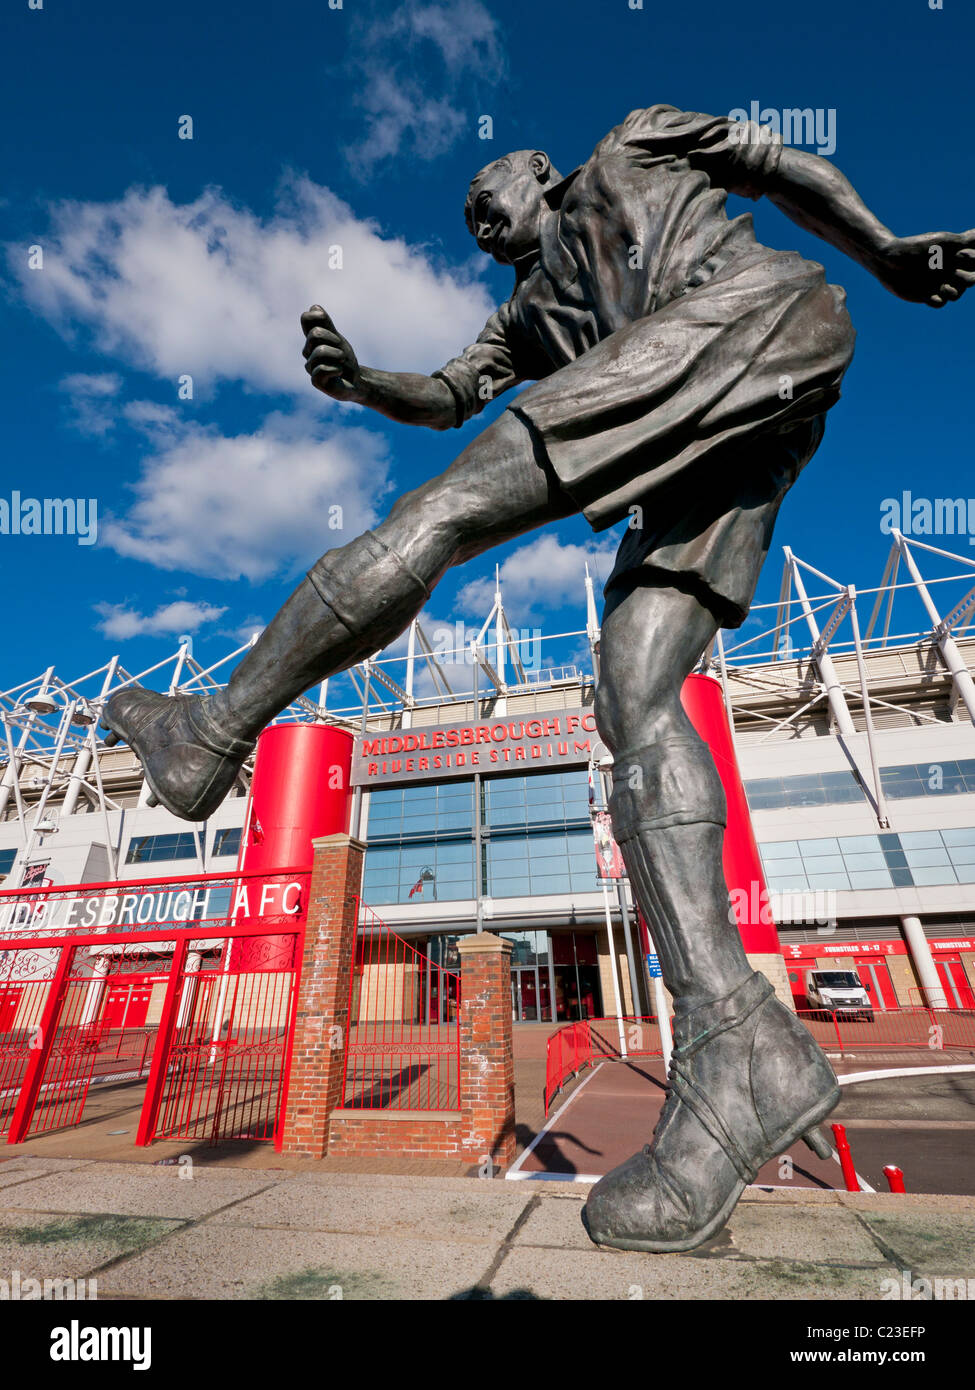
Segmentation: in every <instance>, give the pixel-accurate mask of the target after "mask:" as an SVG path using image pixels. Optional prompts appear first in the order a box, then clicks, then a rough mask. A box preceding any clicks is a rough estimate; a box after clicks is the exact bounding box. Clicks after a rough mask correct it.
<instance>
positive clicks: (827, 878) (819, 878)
mask: <svg viewBox="0 0 975 1390" xmlns="http://www.w3.org/2000/svg"><path fill="white" fill-rule="evenodd" d="M806 877H807V878H808V880H809V887H810V888H849V886H850V879H849V875H848V874H845V873H844V874H827V873H818V872H815V871H814V870H813V869H810V868H807V870H806Z"/></svg>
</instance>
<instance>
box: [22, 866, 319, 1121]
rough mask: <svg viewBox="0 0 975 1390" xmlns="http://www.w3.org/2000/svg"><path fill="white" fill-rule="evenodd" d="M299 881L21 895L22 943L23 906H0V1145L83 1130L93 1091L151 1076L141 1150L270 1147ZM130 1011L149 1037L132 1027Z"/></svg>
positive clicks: (106, 887) (277, 875) (300, 876)
mask: <svg viewBox="0 0 975 1390" xmlns="http://www.w3.org/2000/svg"><path fill="white" fill-rule="evenodd" d="M307 880H308V874H307V873H302V872H298V873H295V872H293V871H278V872H268V871H267V870H263V871H261V872H260V873H259V874H247V873H240V872H237V873H234V874H231V875H226V874H205V875H200V876H198V877H196V878H194V879H192V880H186V879H180V880H175V879H152V880H144V881H140V882H129V883H113V884H83V885H77V884H76V885H72V886H70V887H66V888H57V889H54V888H46V889H43V890H38V889H37V888H31V889H30V890H29V894H30V900H31V907H32V915H31V920H30V925H29V927H25V925H24V924H23V921H22V918H23V901H22V898H23V891H24V890H16V889H14V890H10V891H8V892H6V893H0V1001H2V1013H0V1133H6V1135H7V1142H8V1143H19V1142H21V1141H22V1140H23V1139H25V1138H28V1137H29V1136H32V1135H35V1134H39V1133H43V1132H45V1131H49V1130H52V1129H60V1128H63V1127H65V1126H70V1125H76V1124H78V1123H79V1122H80V1120H81V1117H82V1114H83V1112H84V1107H85V1101H86V1099H87V1097H88V1092H89V1088H90V1086H91V1085H92V1084H93V1082H97V1081H99V1080H104V1079H108V1078H109V1077H111V1078H112V1079H113V1080H130V1079H133V1078H138V1077H141V1076H142V1075H143V1073H144V1071H145V1069H146V1067H148V1069H149V1077H148V1081H147V1084H146V1092H145V1099H144V1103H143V1109H142V1117H141V1121H140V1124H139V1132H138V1139H137V1142H138V1143H140V1144H148V1143H151V1142H152V1140H153V1139H154V1138H156V1137H173V1138H175V1137H179V1138H183V1137H185V1138H192V1139H206V1140H209V1141H211V1142H213V1143H217V1142H219V1141H220V1140H223V1139H229V1138H249V1139H266V1140H268V1139H274V1138H276V1137H277V1135H276V1131H277V1128H278V1121H279V1117H280V1115H281V1113H282V1110H283V1101H284V1094H285V1090H286V1080H287V1072H288V1066H289V1063H290V1039H291V1036H292V1032H293V1022H294V1005H295V1001H296V998H297V964H298V962H299V961H300V950H299V946H300V939H301V933H302V931H303V927H304V916H305V911H306V908H307ZM258 898H259V902H260V907H259V909H258V910H256V911H255V905H256V903H257V901H258ZM275 909H277V910H275ZM79 924H81V925H79ZM190 924H192V925H190ZM143 927H145V928H150V927H151V929H143ZM271 933H273V935H271ZM238 942H240V943H241V944H242V949H240V950H239V951H236V952H235V949H234V948H235V945H236V944H237V943H238ZM244 945H246V949H243V946H244ZM235 955H236V957H237V960H238V962H239V963H240V964H243V963H244V962H245V961H246V964H245V965H244V968H239V966H237V967H235V965H234V960H235ZM154 992H157V993H156V997H157V1000H158V1002H159V1004H160V1008H159V1022H158V1027H156V1026H155V1025H147V1020H146V1012H147V1010H148V1008H149V1005H150V1003H151V1002H152V1000H153V996H154ZM133 998H136V999H137V1001H138V1008H139V1014H140V1015H141V1017H140V1018H139V1024H140V1025H143V1026H134V1027H133V1026H129V1016H131V1007H132V1000H133ZM120 1000H121V1001H122V1005H123V1010H122V1011H121V1012H120V1008H119V1001H120ZM143 1005H144V1007H143ZM119 1024H121V1026H119Z"/></svg>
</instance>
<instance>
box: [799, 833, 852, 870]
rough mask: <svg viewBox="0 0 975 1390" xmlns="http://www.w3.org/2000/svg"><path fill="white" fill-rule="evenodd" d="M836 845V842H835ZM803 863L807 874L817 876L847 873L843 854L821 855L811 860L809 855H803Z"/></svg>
mask: <svg viewBox="0 0 975 1390" xmlns="http://www.w3.org/2000/svg"><path fill="white" fill-rule="evenodd" d="M834 843H835V841H834ZM803 863H804V864H805V866H806V873H807V874H809V875H812V874H813V873H817V874H832V873H835V874H841V873H843V872H845V869H846V865H845V863H844V862H843V856H842V855H841V854H820V855H817V856H816V857H815V859H810V857H809V855H808V854H805V855H803Z"/></svg>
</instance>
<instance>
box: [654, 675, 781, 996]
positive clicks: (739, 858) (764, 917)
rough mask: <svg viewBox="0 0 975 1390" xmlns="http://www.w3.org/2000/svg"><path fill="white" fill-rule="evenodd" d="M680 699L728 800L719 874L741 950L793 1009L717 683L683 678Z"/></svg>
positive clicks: (753, 833) (703, 677) (713, 680)
mask: <svg viewBox="0 0 975 1390" xmlns="http://www.w3.org/2000/svg"><path fill="white" fill-rule="evenodd" d="M681 703H682V704H683V706H684V709H685V710H686V711H687V715H688V717H689V719H690V721H691V723H692V724H693V725H694V728H695V729H696V730H697V732H698V733H699V734H700V736H701V738H703V739H704V741H705V743H706V744H707V745H708V747H709V748H710V750H711V756H712V757H713V758H714V762H715V766H716V767H717V769H718V775H719V776H720V778H721V785H722V786H723V787H724V794H725V797H726V799H727V802H728V827H727V829H726V831H725V836H724V875H725V881H726V882H727V884H728V892H729V893H730V895H731V902H732V906H733V907H734V910H735V917H736V919H737V922H738V929H739V931H740V932H741V939H742V944H743V946H744V947H745V954H746V955H747V956H748V959H749V961H750V962H751V964H752V965H753V966H754V968H755V969H756V970H761V971H762V972H763V973H764V974H765V975H767V976H768V978H769V979H770V980H771V982H772V984H773V985H774V986H775V992H776V994H777V995H778V996H779V998H780V999H781V1000H782V1002H783V1004H787V1005H788V1007H789V1008H790V1009H792V1008H795V1003H794V1001H793V998H792V990H791V988H790V986H789V981H788V975H787V973H786V969H785V961H784V960H783V957H782V948H781V946H780V944H779V936H778V932H777V931H776V930H775V923H774V921H773V920H772V912H771V906H770V903H769V895H768V888H767V887H766V883H765V875H764V873H763V872H762V860H761V857H760V855H759V853H758V844H757V842H756V840H755V832H754V830H753V829H752V820H751V815H750V813H749V810H748V802H747V800H746V798H745V788H744V786H743V784H742V780H741V773H740V772H739V770H738V759H737V758H736V756H735V745H734V741H733V739H732V735H731V728H730V725H729V723H728V713H727V710H726V709H725V703H724V693H723V691H722V689H721V682H720V681H717V680H715V679H714V677H713V676H697V675H695V676H688V677H687V680H686V681H685V682H684V686H683V689H682V690H681Z"/></svg>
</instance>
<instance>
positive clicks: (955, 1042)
mask: <svg viewBox="0 0 975 1390" xmlns="http://www.w3.org/2000/svg"><path fill="white" fill-rule="evenodd" d="M799 1017H800V1018H801V1019H802V1021H803V1023H805V1025H806V1027H807V1028H808V1029H809V1031H810V1033H812V1035H813V1037H814V1038H815V1039H816V1041H817V1042H818V1043H819V1045H820V1047H823V1048H825V1049H826V1050H827V1051H833V1050H834V1049H838V1050H839V1051H840V1053H841V1054H845V1053H847V1052H863V1051H872V1050H873V1051H876V1050H879V1051H882V1050H884V1049H886V1048H898V1047H910V1048H930V1050H931V1051H932V1052H940V1051H946V1050H949V1049H955V1048H960V1049H962V1050H968V1049H975V1009H927V1008H916V1009H877V1010H875V1011H874V1012H873V1013H863V1014H853V1013H842V1012H837V1013H833V1012H831V1011H829V1010H826V1009H801V1010H799Z"/></svg>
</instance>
